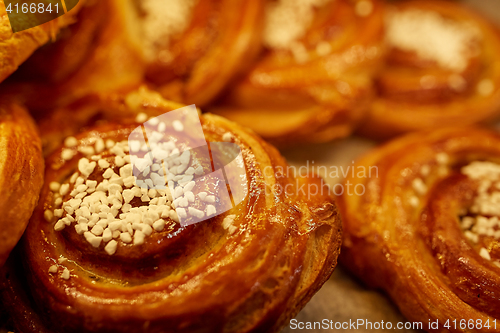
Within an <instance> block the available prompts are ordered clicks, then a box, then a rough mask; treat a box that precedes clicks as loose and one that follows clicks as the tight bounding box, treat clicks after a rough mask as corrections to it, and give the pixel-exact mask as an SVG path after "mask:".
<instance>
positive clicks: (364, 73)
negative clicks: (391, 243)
mask: <svg viewBox="0 0 500 333" xmlns="http://www.w3.org/2000/svg"><path fill="white" fill-rule="evenodd" d="M382 13H383V5H382V4H381V3H380V2H379V1H377V0H375V1H372V0H360V1H348V0H336V1H329V0H309V1H290V0H280V1H273V2H270V3H269V6H268V8H267V12H266V14H267V15H266V26H265V30H264V43H265V46H266V51H265V53H264V54H263V55H262V56H261V59H260V60H259V62H258V63H257V64H256V65H255V66H254V67H253V68H252V70H251V71H250V73H249V74H248V75H247V76H246V77H245V78H244V79H243V80H241V82H239V83H238V84H237V85H236V86H235V87H234V89H233V90H232V91H231V92H230V93H229V94H228V96H227V98H225V99H224V100H223V101H222V102H221V103H220V105H217V107H215V108H214V109H213V111H214V112H216V113H218V114H221V115H223V116H225V117H227V118H229V119H231V120H234V121H237V122H239V123H241V124H244V125H245V126H248V127H250V128H252V129H253V130H254V131H256V132H257V133H259V134H260V135H261V136H263V137H264V138H266V139H269V140H271V141H272V142H276V143H278V144H285V143H293V142H304V141H306V142H323V141H328V140H331V139H333V138H339V137H344V136H347V135H349V134H350V133H351V131H352V129H353V127H354V126H355V125H356V124H357V122H358V121H359V120H360V118H361V117H362V116H363V114H364V110H366V108H367V106H368V101H369V100H370V98H371V96H372V95H373V91H372V81H371V78H372V75H373V73H374V72H376V71H377V69H378V67H379V66H378V65H379V63H380V59H381V55H382V54H383V51H382V47H381V46H382V36H383V20H382V17H383V15H382Z"/></svg>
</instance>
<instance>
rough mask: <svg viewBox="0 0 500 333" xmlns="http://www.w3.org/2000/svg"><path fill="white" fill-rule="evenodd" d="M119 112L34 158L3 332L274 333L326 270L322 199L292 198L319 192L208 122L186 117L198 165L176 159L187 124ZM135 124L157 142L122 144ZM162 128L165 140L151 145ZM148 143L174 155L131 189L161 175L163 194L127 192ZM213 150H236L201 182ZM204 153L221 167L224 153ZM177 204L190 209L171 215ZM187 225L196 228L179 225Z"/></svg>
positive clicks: (327, 236)
mask: <svg viewBox="0 0 500 333" xmlns="http://www.w3.org/2000/svg"><path fill="white" fill-rule="evenodd" d="M122 102H123V107H124V108H129V109H131V110H133V111H131V113H133V112H136V116H135V117H134V118H133V119H130V120H126V119H124V120H123V121H119V120H114V121H103V122H101V124H100V125H96V126H94V127H90V128H88V129H87V130H85V131H83V132H81V133H79V134H75V135H74V136H71V137H68V138H66V139H65V140H64V144H63V145H62V146H61V147H59V148H57V149H56V150H55V151H54V152H53V153H52V154H50V155H49V156H48V157H47V159H46V165H47V170H46V173H45V185H44V187H43V189H42V194H41V199H40V203H39V205H38V207H37V208H36V209H35V212H34V214H33V217H32V219H31V221H30V224H29V227H28V229H27V231H26V234H25V236H24V241H23V243H22V246H21V247H20V251H19V253H18V255H19V258H20V259H18V260H22V261H23V262H24V268H23V267H16V264H15V263H16V261H13V263H12V265H9V266H8V277H7V278H5V274H4V275H3V277H2V278H4V279H3V287H4V288H3V292H2V298H3V300H4V302H5V303H6V304H7V305H8V304H11V303H12V302H14V301H15V302H16V306H12V307H9V308H10V310H12V311H10V310H9V311H10V315H11V317H12V321H13V322H14V325H15V326H16V328H17V330H19V331H22V332H40V331H41V332H45V331H47V332H49V331H50V332H129V331H134V332H135V331H137V330H140V331H143V332H195V331H196V332H200V331H204V332H209V331H211V332H213V331H227V332H249V331H266V332H267V331H269V332H278V331H279V329H280V328H281V327H282V326H283V325H284V324H286V321H287V320H288V319H290V318H291V317H292V316H294V315H295V314H296V313H297V312H298V311H299V310H300V309H301V308H302V307H303V306H304V305H305V303H306V302H307V301H308V300H309V299H310V298H311V297H312V295H313V294H314V293H315V292H316V291H317V290H318V289H319V287H320V286H321V285H322V284H323V283H324V282H325V281H326V280H327V279H328V277H329V276H330V274H331V272H332V271H333V269H334V267H335V264H336V258H337V256H338V254H339V247H340V241H341V222H340V218H339V216H338V213H337V209H336V205H335V203H334V201H333V198H332V197H331V196H330V195H329V194H327V192H323V191H321V193H316V194H312V193H308V194H304V193H303V191H302V192H301V191H296V186H302V185H307V184H314V185H315V186H317V188H319V189H321V188H322V187H323V186H325V185H324V183H322V181H321V179H319V178H317V177H316V176H305V177H297V178H295V177H292V176H286V177H285V176H284V175H283V174H282V171H280V170H283V168H285V167H286V163H285V160H284V159H283V158H282V157H281V156H280V155H279V153H278V152H277V150H276V149H274V148H273V147H272V146H270V145H268V144H266V143H265V142H264V141H263V140H262V139H260V138H259V137H257V136H256V135H255V134H252V133H250V132H248V131H247V130H245V129H244V128H242V127H241V126H239V125H236V124H234V123H232V122H230V121H228V120H225V119H223V118H221V117H219V116H215V115H210V114H207V115H204V116H201V118H198V114H197V112H196V111H195V112H194V115H196V116H195V117H194V118H196V119H198V121H200V119H201V127H200V128H201V129H202V130H203V132H204V136H203V140H205V138H206V140H208V141H209V142H210V151H211V153H212V155H211V157H210V158H207V156H205V155H203V154H200V151H202V150H203V149H202V150H198V148H196V149H191V150H186V149H187V148H189V147H191V148H195V147H194V146H196V145H197V144H195V142H197V141H196V139H195V138H194V137H192V134H191V132H190V131H191V130H192V129H193V128H195V127H196V126H194V125H193V126H191V125H189V126H188V125H187V124H188V123H190V122H191V121H194V120H193V119H194V118H189V117H188V116H186V118H185V119H184V118H183V120H182V121H179V122H177V121H173V122H171V123H165V122H163V121H161V122H158V121H157V119H159V118H155V117H153V118H149V117H148V116H147V115H148V114H154V113H156V114H163V113H165V112H167V111H170V110H171V109H172V108H171V106H170V105H169V104H168V103H166V102H165V101H163V100H162V99H161V98H160V97H159V96H158V95H157V94H154V93H147V92H146V91H139V92H133V93H131V94H129V95H128V96H127V97H126V98H124V99H123V100H122ZM185 109H186V108H183V109H181V110H185ZM188 109H189V108H188ZM192 110H193V109H191V111H192ZM177 111H178V110H177ZM177 111H175V112H177ZM183 112H184V111H183ZM169 114H171V113H170V112H169V113H167V114H166V115H169ZM148 119H149V120H148ZM155 119H156V120H155ZM194 123H196V122H194ZM194 123H193V124H194ZM141 124H144V126H145V127H143V128H145V129H146V131H148V126H149V125H151V126H154V128H157V129H156V130H155V131H157V132H156V133H160V134H155V133H153V134H151V135H148V138H149V139H148V142H147V143H146V142H142V141H136V140H138V139H136V138H135V136H134V137H133V139H130V138H132V137H131V135H132V134H134V133H136V134H137V133H141V134H142V133H143V132H142V130H139V132H135V129H137V128H139V129H141V127H137V126H140V125H141ZM148 124H149V125H148ZM160 127H161V129H160ZM165 129H170V130H171V131H174V133H175V134H176V135H175V137H169V138H163V139H165V140H167V139H168V140H167V141H161V140H160V138H159V136H161V133H164V130H165ZM165 133H166V132H165ZM158 140H160V141H161V142H162V144H161V145H160V146H161V147H162V148H161V149H162V150H163V152H165V151H167V152H168V153H169V154H170V155H169V156H171V155H175V154H180V155H176V156H177V157H175V158H174V159H173V160H168V162H165V164H164V168H161V167H158V168H156V167H155V166H154V165H150V166H148V167H146V168H145V169H144V170H147V172H148V174H150V175H151V177H150V178H148V179H146V180H144V182H145V183H146V184H149V183H148V180H149V179H153V180H154V184H155V185H156V184H157V183H156V180H157V178H158V177H153V175H152V173H157V176H158V175H159V174H162V175H166V176H167V180H168V185H169V186H168V189H167V188H163V189H161V188H157V189H155V188H150V186H148V188H149V189H147V188H144V187H143V186H141V187H139V186H138V184H139V182H140V181H142V180H140V179H139V178H140V175H142V174H143V171H140V172H139V174H137V173H136V171H137V168H139V165H140V163H139V160H140V161H144V159H146V157H137V156H136V155H133V154H132V153H134V152H141V151H143V150H144V149H146V150H147V149H148V148H147V147H148V146H147V145H152V144H153V142H156V141H158ZM160 141H158V142H160ZM141 142H142V144H141ZM213 142H225V143H233V144H236V145H237V146H238V147H240V151H241V153H240V155H238V156H239V157H237V158H236V160H235V162H231V163H235V164H232V165H233V169H231V168H227V167H225V168H224V170H225V178H214V176H213V173H208V171H207V168H208V169H210V165H211V164H212V163H215V164H217V162H216V161H217V159H216V158H215V155H214V154H216V153H214V152H215V151H217V149H216V147H217V144H216V143H213ZM151 147H153V146H151ZM151 149H153V150H154V149H156V148H151ZM186 152H187V153H186ZM189 152H191V153H189ZM186 154H187V158H186V159H185V160H184V158H185V157H186V156H185V155H186ZM217 154H219V155H220V156H222V157H223V158H224V156H226V155H227V154H226V150H225V148H221V149H220V150H218V153H217ZM154 155H155V156H158V155H157V154H156V152H155V153H154ZM167 155H168V154H167ZM132 156H133V157H132ZM144 156H146V155H144ZM165 156H166V155H165ZM220 156H219V157H220ZM136 157H137V158H138V159H136ZM169 158H170V157H169ZM134 161H136V162H137V163H136V162H134ZM176 161H177V162H176ZM141 163H142V162H141ZM234 168H236V169H237V172H235V169H234ZM140 170H142V169H140ZM245 170H246V171H245ZM144 172H145V171H144ZM194 176H196V177H199V178H194V180H193V177H194ZM200 177H201V178H200ZM159 178H160V180H161V178H162V177H159ZM185 178H189V179H185ZM200 179H201V180H202V181H201V182H199V181H198V180H200ZM222 179H226V180H227V183H224V182H223V181H222ZM164 182H165V180H164ZM170 182H172V184H173V183H176V184H177V185H175V186H173V187H171V184H170ZM182 182H184V183H183V184H181V183H182ZM233 182H236V183H238V184H240V185H241V186H243V187H244V188H247V191H246V194H247V195H244V193H243V195H242V192H241V191H240V190H239V189H238V187H233V184H234V183H233ZM151 184H153V183H151ZM193 184H194V185H193ZM226 184H229V185H230V186H228V187H226ZM287 185H288V186H287ZM182 186H184V187H183V188H182ZM188 187H189V188H188ZM285 187H286V191H277V189H278V188H281V189H283V188H285ZM170 188H175V189H174V190H172V191H170V190H169V189H170ZM228 188H230V191H229V192H230V193H231V195H232V198H233V199H232V200H233V201H234V205H231V201H229V208H230V209H229V210H228V211H226V212H224V209H225V208H224V207H223V206H224V205H227V202H224V200H223V198H224V195H227V191H228ZM178 190H180V191H178ZM181 192H183V193H181ZM224 193H226V194H224ZM108 194H109V195H108ZM237 198H239V199H237ZM94 199H97V201H95V200H94ZM184 199H186V203H188V202H190V203H192V204H189V207H185V205H184V203H183V200H184ZM191 199H192V200H191ZM238 202H240V203H239V204H238ZM222 208H224V209H223V210H222V211H221V212H222V213H220V215H217V214H219V211H220V209H222ZM226 208H227V207H226ZM216 212H217V214H216ZM200 214H201V217H203V218H205V217H206V219H205V220H203V219H202V220H200V221H199V222H198V223H194V224H192V223H190V222H189V221H190V220H189V219H190V218H192V217H200ZM186 221H187V222H186ZM129 222H130V223H129ZM184 222H186V223H184ZM101 229H102V230H101ZM17 262H18V261H17ZM17 266H19V265H17ZM68 291H70V292H68Z"/></svg>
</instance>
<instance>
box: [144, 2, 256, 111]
mask: <svg viewBox="0 0 500 333" xmlns="http://www.w3.org/2000/svg"><path fill="white" fill-rule="evenodd" d="M263 7H264V0H218V1H213V0H212V1H200V0H174V1H168V3H165V2H164V1H159V0H147V1H141V6H140V9H141V10H142V11H143V13H144V15H143V18H142V20H141V25H142V27H143V31H144V50H145V53H146V60H147V63H148V68H147V73H146V74H147V75H146V77H147V80H148V82H150V83H151V84H153V85H154V86H155V87H156V89H157V90H158V91H159V92H160V93H161V94H162V95H163V96H164V97H166V98H168V99H173V100H175V101H178V102H185V103H196V104H197V105H205V104H207V103H208V102H210V101H212V100H213V99H214V98H215V97H217V96H218V95H219V94H220V92H221V91H222V90H223V89H224V88H226V87H227V85H228V84H229V83H230V82H231V81H232V80H233V79H234V78H235V77H236V76H237V75H238V74H240V73H242V72H243V71H244V70H245V69H247V67H248V65H247V64H249V63H251V62H252V61H253V60H254V58H255V57H256V56H257V54H258V52H259V51H260V47H261V42H260V40H261V39H260V38H261V31H262V15H263Z"/></svg>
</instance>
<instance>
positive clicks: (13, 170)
mask: <svg viewBox="0 0 500 333" xmlns="http://www.w3.org/2000/svg"><path fill="white" fill-rule="evenodd" d="M43 170H44V162H43V157H42V149H41V141H40V137H39V136H38V132H37V128H36V126H35V124H34V122H33V120H32V119H31V117H30V116H29V114H28V112H27V111H26V110H25V109H24V108H22V107H21V106H19V105H17V104H16V103H14V102H12V101H10V100H5V99H4V100H2V101H0V191H1V193H2V195H0V266H2V265H3V264H4V263H5V260H6V259H7V257H8V256H9V253H10V251H11V250H12V249H13V248H14V246H15V245H16V244H17V242H18V241H19V239H20V238H21V235H22V234H23V232H24V229H25V228H26V225H27V224H28V220H29V218H30V217H31V214H32V213H33V209H34V208H35V205H36V204H37V202H38V196H39V194H40V189H41V188H42V183H43Z"/></svg>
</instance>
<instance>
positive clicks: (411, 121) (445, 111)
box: [359, 0, 500, 139]
mask: <svg viewBox="0 0 500 333" xmlns="http://www.w3.org/2000/svg"><path fill="white" fill-rule="evenodd" d="M385 39H386V42H387V47H388V55H387V57H386V63H385V66H384V68H383V70H382V71H381V72H380V75H378V76H377V77H376V79H375V82H376V87H377V96H376V98H375V100H374V101H373V103H372V105H371V107H370V112H369V113H368V116H367V117H366V118H365V119H364V121H363V124H362V125H361V128H360V129H359V132H360V133H362V134H364V135H367V136H370V137H374V138H378V139H384V138H389V137H392V136H395V135H398V134H402V133H405V132H410V131H417V130H424V129H432V128H439V127H442V126H464V125H471V124H476V123H487V122H489V121H491V120H493V119H494V118H495V117H497V116H498V114H499V112H500V33H499V30H498V27H496V26H494V25H493V24H492V23H491V22H489V21H488V20H487V19H485V18H484V17H482V16H481V15H479V14H477V13H475V12H474V11H472V10H471V9H469V8H467V7H466V6H464V5H463V4H461V3H459V2H453V1H439V0H438V1H426V0H416V1H407V2H397V3H394V4H392V6H391V7H390V8H389V9H388V11H387V14H386V38H385Z"/></svg>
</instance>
